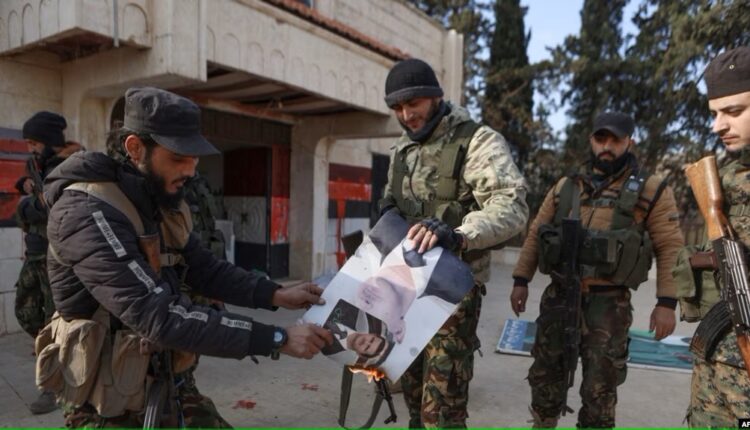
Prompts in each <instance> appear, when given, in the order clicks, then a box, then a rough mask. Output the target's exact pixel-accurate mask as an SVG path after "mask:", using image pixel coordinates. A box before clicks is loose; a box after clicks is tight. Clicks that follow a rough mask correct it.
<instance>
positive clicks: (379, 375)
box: [346, 365, 385, 382]
mask: <svg viewBox="0 0 750 430" xmlns="http://www.w3.org/2000/svg"><path fill="white" fill-rule="evenodd" d="M346 367H347V368H348V369H349V371H350V372H352V373H362V374H364V375H366V376H367V382H372V381H376V382H377V381H380V380H381V379H383V378H385V373H384V372H383V371H382V370H379V369H378V368H375V367H364V366H359V365H353V366H346Z"/></svg>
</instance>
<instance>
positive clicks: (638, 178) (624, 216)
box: [610, 170, 651, 230]
mask: <svg viewBox="0 0 750 430" xmlns="http://www.w3.org/2000/svg"><path fill="white" fill-rule="evenodd" d="M649 177H651V173H649V172H647V171H645V170H640V171H638V172H635V173H633V174H631V175H630V176H629V177H628V179H626V180H625V183H624V184H623V185H622V188H621V189H620V195H619V196H618V197H617V202H616V203H615V208H614V213H613V214H612V223H611V224H610V229H611V230H619V229H622V228H627V227H629V226H631V225H632V224H633V210H634V209H635V205H636V204H638V199H639V197H640V195H641V193H642V192H643V189H644V188H645V186H646V181H648V178H649Z"/></svg>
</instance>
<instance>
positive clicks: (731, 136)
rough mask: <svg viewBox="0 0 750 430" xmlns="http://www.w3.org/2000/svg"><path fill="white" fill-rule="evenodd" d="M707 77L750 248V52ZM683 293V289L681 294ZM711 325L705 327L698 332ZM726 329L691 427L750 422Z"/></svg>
mask: <svg viewBox="0 0 750 430" xmlns="http://www.w3.org/2000/svg"><path fill="white" fill-rule="evenodd" d="M705 77H706V89H707V92H708V107H709V109H710V110H711V113H712V114H713V116H714V123H713V131H714V132H716V133H717V134H718V135H719V137H720V138H721V139H722V141H723V142H724V145H725V147H726V150H727V153H728V156H729V159H730V160H731V162H730V163H729V164H727V165H725V166H724V167H723V168H722V169H721V170H720V171H719V175H720V176H721V186H722V191H723V194H724V213H725V214H726V215H727V218H728V221H729V223H730V224H731V225H732V228H733V229H734V230H735V231H736V232H737V234H738V236H739V238H740V240H741V241H742V242H743V243H744V244H745V245H746V246H750V218H748V212H749V211H748V205H749V204H750V199H749V198H748V196H750V180H749V179H748V172H750V48H748V47H740V48H736V49H732V50H729V51H727V52H724V53H722V54H721V55H719V56H718V57H716V58H715V59H714V60H713V61H711V63H710V64H709V65H708V68H707V69H706V72H705ZM746 255H747V254H746ZM711 278H712V277H706V276H703V291H701V294H702V295H701V296H699V297H696V299H698V300H697V303H700V307H701V308H703V309H706V308H710V307H712V306H713V305H714V304H716V303H717V302H719V300H720V299H719V294H715V290H716V288H715V284H713V283H710V282H707V281H710V280H711ZM682 287H683V285H682V284H681V285H680V287H679V289H680V290H682ZM694 292H695V291H694ZM680 303H681V306H682V307H683V310H685V309H684V308H685V305H687V306H690V302H686V301H683V300H681V302H680ZM693 303H696V302H693ZM710 320H711V319H706V320H704V321H703V322H701V325H700V326H699V327H698V331H701V330H702V329H704V327H703V325H704V323H706V324H710V323H709V321H710ZM722 324H724V325H725V326H724V329H723V330H719V331H716V333H717V335H716V336H715V337H714V338H713V339H706V343H707V345H709V346H708V347H707V348H706V351H707V352H708V353H707V355H708V356H698V355H695V361H694V364H693V381H692V387H691V395H690V407H689V409H688V423H689V424H690V426H691V427H735V428H736V427H737V419H738V418H748V417H750V378H748V374H747V371H746V370H745V365H744V362H743V360H742V357H741V355H740V352H739V348H738V346H737V336H736V335H735V332H734V330H732V329H731V322H730V321H729V320H727V321H724V322H722ZM709 331H710V332H714V330H709Z"/></svg>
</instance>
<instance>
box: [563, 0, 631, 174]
mask: <svg viewBox="0 0 750 430" xmlns="http://www.w3.org/2000/svg"><path fill="white" fill-rule="evenodd" d="M626 3H627V0H612V1H606V2H604V1H600V0H585V1H584V3H583V8H582V10H581V30H580V32H579V34H578V36H569V37H568V38H567V39H566V40H565V42H564V44H563V46H561V47H559V48H557V49H556V51H555V52H554V56H553V58H554V62H555V63H556V66H557V67H558V69H559V72H560V73H561V74H562V75H563V80H564V81H566V82H567V84H568V85H569V88H568V89H567V90H566V91H563V94H562V102H563V103H564V104H568V106H569V109H568V117H569V118H570V124H569V125H568V127H566V130H565V132H566V138H565V150H566V153H567V154H566V155H567V156H568V158H569V159H575V160H579V159H580V158H581V156H582V154H586V153H587V151H588V149H587V148H588V147H589V143H588V141H589V139H588V137H589V135H590V133H591V128H592V127H593V123H594V118H595V117H596V115H597V114H598V113H600V112H601V111H604V110H609V109H617V108H619V107H620V106H619V105H620V103H618V101H619V100H621V98H622V86H621V84H620V79H621V76H620V75H621V73H622V57H621V56H620V49H621V48H622V43H623V40H622V36H621V33H620V25H621V23H622V14H623V8H624V7H625V4H626Z"/></svg>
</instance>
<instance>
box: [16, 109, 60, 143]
mask: <svg viewBox="0 0 750 430" xmlns="http://www.w3.org/2000/svg"><path fill="white" fill-rule="evenodd" d="M67 126H68V123H67V122H65V118H63V117H62V116H60V115H58V114H56V113H52V112H47V111H42V112H37V113H35V114H34V116H32V117H31V118H29V119H28V120H27V121H26V122H25V123H24V124H23V138H24V139H31V140H36V141H37V142H40V143H43V144H44V145H45V146H65V135H64V134H63V130H65V127H67Z"/></svg>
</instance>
